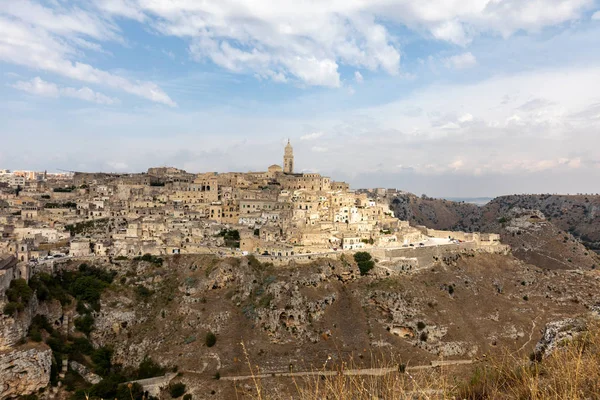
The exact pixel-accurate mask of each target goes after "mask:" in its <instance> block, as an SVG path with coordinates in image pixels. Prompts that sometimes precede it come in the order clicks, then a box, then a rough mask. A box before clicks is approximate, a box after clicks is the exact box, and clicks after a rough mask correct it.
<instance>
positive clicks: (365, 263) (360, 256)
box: [354, 251, 375, 275]
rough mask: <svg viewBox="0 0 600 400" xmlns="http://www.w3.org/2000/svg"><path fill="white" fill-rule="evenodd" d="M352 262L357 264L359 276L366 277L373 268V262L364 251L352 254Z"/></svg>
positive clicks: (369, 255)
mask: <svg viewBox="0 0 600 400" xmlns="http://www.w3.org/2000/svg"><path fill="white" fill-rule="evenodd" d="M354 261H356V264H358V269H359V270H360V274H361V275H366V274H367V273H368V272H369V271H370V270H372V269H373V267H374V266H375V262H374V261H373V260H372V259H371V254H369V253H367V252H366V251H359V252H357V253H354Z"/></svg>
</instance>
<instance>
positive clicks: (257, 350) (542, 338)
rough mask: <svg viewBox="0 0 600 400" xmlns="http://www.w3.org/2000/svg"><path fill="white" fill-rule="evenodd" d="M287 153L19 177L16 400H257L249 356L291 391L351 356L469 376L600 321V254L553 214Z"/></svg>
mask: <svg viewBox="0 0 600 400" xmlns="http://www.w3.org/2000/svg"><path fill="white" fill-rule="evenodd" d="M283 153H284V154H283V163H282V166H280V165H271V166H269V167H268V168H267V170H266V171H263V172H247V173H241V172H240V173H238V172H226V173H217V172H210V173H199V174H193V173H188V172H186V171H183V170H180V169H176V168H171V167H158V168H150V169H149V170H148V171H147V172H146V173H136V174H112V173H82V172H72V173H65V174H48V173H40V174H36V173H23V172H18V173H11V172H9V171H4V172H3V174H2V176H1V179H0V180H1V181H2V183H3V184H2V187H0V193H1V194H0V196H1V197H0V229H1V237H0V307H1V308H0V310H2V313H1V314H0V380H2V381H4V382H6V385H5V386H4V387H3V388H0V390H1V391H0V399H4V398H12V397H15V396H18V395H31V394H35V393H37V394H39V395H41V396H42V397H43V398H48V399H63V398H77V399H83V398H87V396H88V395H90V394H91V397H89V398H119V399H121V398H123V399H124V398H131V397H134V398H136V399H137V398H142V394H143V393H144V391H147V392H149V393H150V396H152V397H150V398H177V397H179V396H181V394H179V395H175V394H173V392H171V390H172V388H174V387H177V385H180V386H179V387H180V388H181V387H183V388H184V390H188V395H193V396H194V398H207V397H210V398H216V399H229V398H233V397H234V396H238V395H240V394H244V393H245V394H249V395H250V398H252V392H253V390H255V389H253V388H252V387H251V386H248V385H246V384H243V383H239V385H238V383H237V382H238V381H239V382H244V381H245V380H248V379H250V377H251V376H252V374H253V373H254V372H253V371H252V369H251V367H250V370H248V368H246V367H247V366H246V363H244V362H243V361H242V360H244V359H245V358H246V359H251V360H252V362H253V363H257V365H259V366H260V368H261V371H262V372H263V373H261V377H262V379H264V383H263V384H264V385H265V390H267V391H268V392H269V393H274V394H281V393H284V394H285V393H288V391H290V390H291V391H292V393H293V390H295V389H294V388H297V386H295V384H293V383H292V382H290V381H286V380H285V379H289V378H292V379H294V378H293V377H294V376H296V375H292V371H294V374H295V373H296V372H295V371H296V370H298V372H297V374H299V375H297V376H305V377H308V378H309V379H310V377H311V376H313V372H311V371H312V369H313V368H314V367H315V366H321V365H323V362H324V360H327V361H325V366H326V367H327V368H337V366H339V365H344V363H345V362H346V361H347V360H349V359H352V357H354V356H357V357H358V358H357V359H355V361H353V362H354V363H355V367H356V370H354V372H356V373H360V374H366V375H367V376H369V374H375V375H377V374H379V373H380V372H381V371H383V370H385V371H387V372H386V374H387V373H397V372H398V371H402V368H401V366H402V365H404V366H405V367H404V368H410V371H411V373H413V372H415V373H416V372H417V371H422V372H423V374H424V376H430V375H428V374H431V373H433V374H436V373H437V372H436V371H438V368H439V366H441V365H443V366H448V367H450V366H451V367H452V368H454V369H453V370H452V371H453V372H452V374H453V378H452V379H455V378H456V379H464V378H468V376H469V373H470V371H471V370H472V367H473V366H472V365H471V364H474V365H475V368H479V367H480V366H481V365H485V362H486V358H485V357H486V355H487V354H493V353H495V352H500V351H504V350H502V349H509V350H511V351H515V352H517V353H519V354H522V355H527V354H529V353H530V354H533V357H543V356H545V355H544V354H545V353H544V352H545V351H546V349H548V348H553V347H554V346H555V345H556V344H555V342H556V341H557V340H559V339H560V338H561V337H575V336H576V335H578V334H579V333H580V332H582V331H584V330H585V329H586V328H585V327H586V321H587V318H595V317H594V316H593V315H596V314H595V313H597V309H598V304H600V298H599V297H598V295H597V293H600V292H599V291H598V290H597V288H598V285H600V275H598V271H597V269H596V266H597V265H598V257H597V255H596V254H595V253H592V252H589V250H588V249H587V248H585V247H584V246H583V245H582V244H581V243H580V242H579V239H578V238H577V237H575V236H573V235H571V234H570V233H568V232H564V231H562V230H561V229H562V228H557V227H556V226H555V225H554V223H553V221H554V220H551V218H552V217H550V212H548V216H546V214H544V212H542V211H540V210H539V209H538V208H539V207H532V208H531V209H530V208H528V204H529V203H523V202H522V201H521V202H520V203H517V202H515V203H514V204H512V203H511V204H508V203H507V205H506V206H505V207H504V206H502V207H500V206H496V205H495V204H498V201H493V202H491V203H490V206H486V207H481V208H477V209H471V208H470V206H466V205H464V204H459V203H453V202H446V201H445V200H435V199H429V198H426V197H424V196H423V197H416V196H414V195H412V194H407V193H404V192H400V191H398V190H396V189H362V190H352V189H351V188H350V187H349V185H348V184H347V183H344V182H338V181H334V180H332V179H331V178H329V177H325V176H322V175H320V174H317V173H297V172H295V166H294V154H293V148H292V145H291V144H290V143H289V142H288V143H287V145H286V146H285V149H284V152H283ZM517 200H518V199H517ZM575 200H576V199H565V200H564V202H566V201H570V202H572V203H573V204H574V206H577V207H575V208H576V209H577V210H578V209H579V208H580V207H579V203H577V202H575ZM582 201H584V202H585V201H586V200H585V199H583V200H582ZM564 202H563V204H566V203H564ZM501 204H504V203H501ZM569 204H571V203H569ZM585 204H587V207H590V209H589V211H585V212H583V214H584V215H586V216H589V218H595V217H596V212H595V210H596V209H597V208H596V199H595V198H593V197H590V199H589V202H588V203H585ZM473 207H478V206H473ZM491 207H495V208H497V209H498V210H497V212H494V209H492V208H491ZM562 209H563V210H564V212H563V213H564V214H565V218H567V216H569V215H571V212H569V211H568V210H567V208H565V207H564V206H563V208H562ZM548 210H552V207H544V211H548ZM586 210H587V209H586ZM500 211H501V212H500ZM478 213H479V214H478ZM554 214H556V213H554ZM554 214H552V215H554ZM461 215H462V217H461ZM474 216H480V218H481V220H482V221H483V220H484V218H485V221H487V223H486V224H480V225H479V226H478V225H477V224H476V222H477V221H479V220H478V219H476V218H475V217H474ZM398 217H400V218H398ZM557 218H559V221H558V222H560V215H558V217H557ZM567 219H568V220H570V217H569V218H567ZM578 221H579V223H580V224H584V222H586V221H587V220H585V221H584V220H583V219H582V218H579V219H578ZM421 224H423V225H421ZM581 226H582V228H580V229H582V232H584V231H585V230H583V228H584V227H585V226H586V225H581ZM478 227H479V229H480V230H481V231H485V232H487V233H483V232H478V230H479V229H477V228H478ZM457 229H463V230H464V231H460V230H457ZM569 231H570V230H569ZM490 232H493V233H490ZM573 232H574V233H577V232H575V231H573ZM490 299H493V300H491V301H490ZM592 314H593V315H592ZM590 315H592V316H590ZM574 316H576V317H577V318H574ZM201 337H204V341H203V342H204V344H203V343H202V339H199V338H201ZM536 342H537V344H536ZM240 343H246V344H247V346H248V347H243V346H241V345H240ZM367 351H371V352H382V353H381V354H382V357H383V358H382V359H378V361H377V362H378V363H380V362H386V361H385V359H386V357H388V356H389V357H393V358H396V359H397V360H399V361H398V362H399V364H398V365H394V366H393V367H391V369H385V368H383V369H375V370H373V369H372V368H369V364H368V362H369V361H368V360H367V359H366V358H364V359H363V357H364V356H365V354H367V353H366V352H367ZM532 352H533V353H532ZM384 353H385V354H387V353H389V354H388V355H387V356H383V354H384ZM329 360H331V363H330V364H327V362H328V361H329ZM408 364H410V366H409V367H406V365H408ZM107 366H108V367H107ZM323 368H325V367H323ZM172 371H177V373H175V372H172ZM390 371H391V372H390ZM330 372H331V373H333V372H332V371H327V373H330ZM354 372H352V373H354ZM319 373H321V372H319ZM221 374H222V375H221ZM403 374H404V372H401V376H404V375H403ZM465 374H466V375H465ZM431 376H434V375H431ZM128 382H129V383H128ZM129 384H131V386H128V385H129ZM181 385H183V386H181ZM129 387H131V388H133V389H132V390H133V391H135V396H133V394H132V393H130V392H129V391H128V390H129V389H127V388H129ZM124 388H125V389H124ZM185 388H187V389H185ZM119 390H125V392H118V391H119ZM444 390H445V389H444ZM456 390H457V388H452V389H451V391H453V393H454V392H456ZM72 396H74V397H72ZM289 397H293V395H291V396H289ZM272 398H279V397H277V396H275V395H273V397H272ZM392 398H395V397H393V396H392ZM188 399H189V397H188Z"/></svg>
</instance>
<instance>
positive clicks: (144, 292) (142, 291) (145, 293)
mask: <svg viewBox="0 0 600 400" xmlns="http://www.w3.org/2000/svg"><path fill="white" fill-rule="evenodd" d="M135 293H136V295H137V297H138V299H139V300H141V301H147V300H148V299H149V298H150V296H152V294H153V293H154V292H153V291H152V290H150V289H148V288H147V287H146V286H144V285H139V286H136V287H135Z"/></svg>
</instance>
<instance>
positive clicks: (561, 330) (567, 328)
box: [535, 318, 587, 356]
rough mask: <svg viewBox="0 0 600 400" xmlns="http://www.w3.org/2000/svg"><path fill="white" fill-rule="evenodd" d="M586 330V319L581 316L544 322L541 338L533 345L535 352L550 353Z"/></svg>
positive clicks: (538, 353) (539, 354)
mask: <svg viewBox="0 0 600 400" xmlns="http://www.w3.org/2000/svg"><path fill="white" fill-rule="evenodd" d="M586 330H587V325H586V321H585V320H584V319H582V318H566V319H563V320H560V321H552V322H549V323H548V324H546V327H545V328H544V333H543V335H542V338H541V339H540V340H539V342H538V343H537V344H536V346H535V354H536V355H538V356H544V355H548V354H550V353H552V352H553V351H554V350H556V348H557V347H558V346H560V345H562V344H564V343H566V342H570V341H572V340H573V339H574V338H576V337H577V336H579V335H581V333H582V332H585V331H586Z"/></svg>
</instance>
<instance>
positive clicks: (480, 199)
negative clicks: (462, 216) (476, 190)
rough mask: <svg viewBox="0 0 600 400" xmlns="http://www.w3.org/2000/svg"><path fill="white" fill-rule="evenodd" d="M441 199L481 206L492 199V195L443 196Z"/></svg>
mask: <svg viewBox="0 0 600 400" xmlns="http://www.w3.org/2000/svg"><path fill="white" fill-rule="evenodd" d="M443 199H446V200H450V201H454V202H456V203H470V204H476V205H478V206H483V205H485V204H487V203H489V202H490V201H491V200H493V199H494V198H493V197H443Z"/></svg>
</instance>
